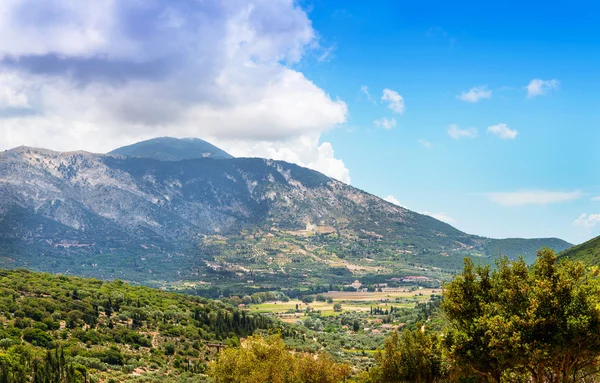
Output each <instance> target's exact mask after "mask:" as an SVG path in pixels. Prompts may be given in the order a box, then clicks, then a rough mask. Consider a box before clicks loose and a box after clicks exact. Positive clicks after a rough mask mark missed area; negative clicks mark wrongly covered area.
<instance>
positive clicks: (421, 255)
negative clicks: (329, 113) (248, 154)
mask: <svg viewBox="0 0 600 383" xmlns="http://www.w3.org/2000/svg"><path fill="white" fill-rule="evenodd" d="M173 140H174V141H173ZM179 141H181V140H176V139H168V140H166V141H165V142H167V143H166V144H164V145H159V144H156V142H155V144H153V145H154V149H153V153H155V154H156V153H162V154H161V155H160V156H159V155H157V156H159V157H161V156H163V155H166V154H168V153H170V156H171V158H175V156H176V154H177V153H175V152H173V150H174V149H173V148H174V147H177V145H178V144H177V142H179ZM182 142H185V144H184V145H187V142H188V140H183V141H182ZM193 142H196V141H193ZM134 146H135V145H134ZM142 146H143V145H142ZM116 152H119V153H124V152H125V151H124V150H123V149H117V151H116ZM135 152H136V153H139V152H137V151H135ZM542 245H547V246H550V247H553V248H554V249H555V250H556V251H561V250H564V249H566V248H568V247H569V246H570V244H568V243H567V242H565V241H562V240H559V239H534V240H524V239H505V240H496V239H490V238H484V237H479V236H475V235H470V234H466V233H464V232H461V231H460V230H458V229H456V228H454V227H452V226H450V225H448V224H446V223H443V222H441V221H438V220H436V219H434V218H432V217H430V216H427V215H421V214H418V213H415V212H412V211H410V210H407V209H405V208H402V207H399V206H396V205H394V204H391V203H389V202H386V201H384V200H382V199H380V198H378V197H376V196H374V195H371V194H369V193H366V192H364V191H361V190H358V189H356V188H354V187H352V186H349V185H346V184H344V183H342V182H339V181H337V180H334V179H332V178H329V177H327V176H325V175H323V174H321V173H319V172H316V171H314V170H310V169H307V168H303V167H300V166H297V165H293V164H289V163H286V162H283V161H273V160H266V159H261V158H228V159H217V157H208V158H206V157H205V156H204V155H202V156H201V158H190V159H184V160H180V161H174V160H173V161H172V160H168V161H166V160H159V159H156V158H144V157H139V156H124V155H123V154H115V152H112V153H111V154H92V153H87V152H68V153H59V152H54V151H50V150H46V149H35V148H28V147H19V148H15V149H12V150H8V151H5V152H3V153H0V265H1V266H5V267H17V266H19V267H28V268H33V269H37V270H43V271H51V272H61V273H67V272H68V273H75V274H79V275H85V276H95V277H99V278H107V279H108V278H121V279H125V280H130V281H137V282H142V283H146V284H149V285H160V286H165V285H169V286H172V284H173V283H175V284H177V286H175V287H181V286H186V288H188V287H190V286H191V288H213V287H214V288H216V287H217V286H218V287H219V288H222V287H223V286H227V287H235V288H242V287H244V288H246V287H249V288H250V287H252V288H257V287H260V288H270V287H278V286H279V287H280V286H291V287H302V286H304V287H302V288H306V286H314V285H315V284H323V283H328V284H331V283H339V284H346V283H350V282H352V281H353V280H354V279H355V278H357V277H361V278H363V279H365V281H366V280H369V281H370V282H372V283H383V282H384V281H388V280H390V278H399V277H402V276H407V275H408V276H410V275H421V276H424V277H426V278H427V279H428V280H431V281H435V280H437V279H439V278H441V277H443V275H449V274H451V273H454V272H456V271H457V270H458V269H459V268H460V267H461V265H462V259H463V257H465V256H471V257H477V258H478V259H480V260H481V261H482V262H487V261H489V260H490V259H491V258H490V257H493V256H495V255H496V254H497V253H498V251H501V252H503V253H505V254H507V255H509V256H511V257H515V256H517V255H519V254H525V255H528V254H534V252H535V250H537V249H538V248H539V247H541V246H542ZM173 286H174V285H173Z"/></svg>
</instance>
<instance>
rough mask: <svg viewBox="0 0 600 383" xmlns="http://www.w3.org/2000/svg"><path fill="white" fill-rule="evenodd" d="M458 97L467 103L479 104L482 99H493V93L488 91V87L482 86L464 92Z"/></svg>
mask: <svg viewBox="0 0 600 383" xmlns="http://www.w3.org/2000/svg"><path fill="white" fill-rule="evenodd" d="M456 97H458V98H459V99H460V100H463V101H466V102H477V101H479V100H482V99H490V98H492V91H491V89H488V87H487V85H480V86H476V87H473V88H471V89H469V90H468V91H464V92H462V93H461V94H459V95H458V96H456Z"/></svg>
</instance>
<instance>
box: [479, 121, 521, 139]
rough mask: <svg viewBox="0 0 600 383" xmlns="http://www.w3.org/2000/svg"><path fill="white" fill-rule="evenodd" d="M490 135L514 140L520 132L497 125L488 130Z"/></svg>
mask: <svg viewBox="0 0 600 383" xmlns="http://www.w3.org/2000/svg"><path fill="white" fill-rule="evenodd" d="M487 131H488V133H491V134H493V135H495V136H497V137H500V138H501V139H503V140H514V139H515V138H517V135H518V134H519V132H518V131H517V130H513V129H510V128H509V127H508V126H507V125H506V124H497V125H493V126H490V127H488V128H487Z"/></svg>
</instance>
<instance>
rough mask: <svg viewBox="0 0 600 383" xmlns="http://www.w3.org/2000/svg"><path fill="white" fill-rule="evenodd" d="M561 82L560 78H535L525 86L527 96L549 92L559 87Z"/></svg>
mask: <svg viewBox="0 0 600 383" xmlns="http://www.w3.org/2000/svg"><path fill="white" fill-rule="evenodd" d="M559 84H560V82H559V81H558V80H541V79H539V78H536V79H533V80H531V81H530V82H529V84H528V85H527V86H526V87H525V89H527V97H536V96H541V95H543V94H546V93H548V92H549V91H551V90H554V89H558V86H559Z"/></svg>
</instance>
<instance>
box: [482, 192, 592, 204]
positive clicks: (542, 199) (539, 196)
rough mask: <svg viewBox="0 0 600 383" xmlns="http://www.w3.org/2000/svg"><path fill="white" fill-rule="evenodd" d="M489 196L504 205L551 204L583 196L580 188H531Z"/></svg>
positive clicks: (489, 194)
mask: <svg viewBox="0 0 600 383" xmlns="http://www.w3.org/2000/svg"><path fill="white" fill-rule="evenodd" d="M486 195H487V197H488V198H489V199H490V200H491V201H492V202H495V203H497V204H500V205H503V206H524V205H542V206H543V205H550V204H557V203H564V202H571V201H575V200H577V199H579V198H581V197H582V196H583V193H581V191H579V190H574V191H571V192H557V191H548V190H530V191H516V192H501V193H487V194H486Z"/></svg>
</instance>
